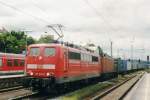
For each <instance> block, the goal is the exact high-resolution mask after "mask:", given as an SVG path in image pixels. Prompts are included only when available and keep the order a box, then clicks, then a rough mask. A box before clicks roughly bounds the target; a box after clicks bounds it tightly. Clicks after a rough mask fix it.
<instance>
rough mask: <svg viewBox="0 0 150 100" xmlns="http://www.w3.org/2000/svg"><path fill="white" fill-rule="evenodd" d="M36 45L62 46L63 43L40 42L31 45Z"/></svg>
mask: <svg viewBox="0 0 150 100" xmlns="http://www.w3.org/2000/svg"><path fill="white" fill-rule="evenodd" d="M32 46H33V47H34V46H37V47H38V46H61V44H55V43H40V44H31V45H30V46H29V47H32Z"/></svg>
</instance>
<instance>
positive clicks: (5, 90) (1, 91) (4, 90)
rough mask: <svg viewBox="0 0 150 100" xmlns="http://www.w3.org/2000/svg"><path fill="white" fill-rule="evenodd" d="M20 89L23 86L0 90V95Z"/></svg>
mask: <svg viewBox="0 0 150 100" xmlns="http://www.w3.org/2000/svg"><path fill="white" fill-rule="evenodd" d="M22 88H23V86H15V87H11V88H5V89H0V93H3V92H7V91H12V90H17V89H22Z"/></svg>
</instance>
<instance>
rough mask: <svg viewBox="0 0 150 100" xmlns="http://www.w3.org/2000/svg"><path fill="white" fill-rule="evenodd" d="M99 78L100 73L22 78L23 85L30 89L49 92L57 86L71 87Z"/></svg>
mask: <svg viewBox="0 0 150 100" xmlns="http://www.w3.org/2000/svg"><path fill="white" fill-rule="evenodd" d="M99 79H100V74H92V75H84V76H78V77H62V78H59V79H56V78H55V77H49V78H33V77H25V78H24V83H23V84H24V86H25V87H32V90H40V91H42V90H46V91H48V92H50V93H51V91H54V90H56V89H57V88H66V89H67V88H69V87H70V88H72V87H74V86H75V87H78V86H80V85H81V84H82V83H83V85H85V83H89V82H92V83H95V82H98V80H99Z"/></svg>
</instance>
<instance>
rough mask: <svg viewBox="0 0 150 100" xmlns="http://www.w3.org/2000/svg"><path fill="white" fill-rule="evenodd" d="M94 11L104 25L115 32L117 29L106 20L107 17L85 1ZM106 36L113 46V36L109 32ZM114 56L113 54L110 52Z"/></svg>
mask: <svg viewBox="0 0 150 100" xmlns="http://www.w3.org/2000/svg"><path fill="white" fill-rule="evenodd" d="M83 1H84V2H85V3H86V4H87V5H88V6H89V7H90V8H91V9H92V10H93V11H94V13H95V14H96V15H97V16H98V17H99V18H100V19H101V20H103V22H104V24H105V25H107V26H108V27H109V28H110V29H111V30H114V29H115V28H114V27H113V26H112V25H111V24H110V23H109V22H108V21H107V20H106V19H105V17H104V16H103V15H102V14H101V13H100V12H99V11H98V10H97V9H96V8H95V7H94V6H93V5H92V4H91V3H90V2H89V1H88V0H83ZM106 35H107V36H108V40H109V41H110V44H111V46H112V40H111V37H110V36H111V35H110V34H109V31H108V30H107V32H106ZM110 54H112V52H110Z"/></svg>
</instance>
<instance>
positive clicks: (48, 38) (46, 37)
mask: <svg viewBox="0 0 150 100" xmlns="http://www.w3.org/2000/svg"><path fill="white" fill-rule="evenodd" d="M53 41H54V36H53V35H42V36H41V37H40V38H39V40H38V43H51V42H53Z"/></svg>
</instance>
